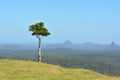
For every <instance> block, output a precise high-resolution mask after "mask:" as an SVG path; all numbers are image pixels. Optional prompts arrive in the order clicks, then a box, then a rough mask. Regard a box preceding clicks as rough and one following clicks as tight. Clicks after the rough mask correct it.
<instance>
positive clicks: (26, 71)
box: [0, 60, 120, 80]
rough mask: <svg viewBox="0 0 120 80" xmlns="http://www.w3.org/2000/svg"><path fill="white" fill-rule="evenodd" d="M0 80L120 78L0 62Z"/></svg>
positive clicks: (8, 61)
mask: <svg viewBox="0 0 120 80" xmlns="http://www.w3.org/2000/svg"><path fill="white" fill-rule="evenodd" d="M0 80H120V77H111V76H106V75H101V74H99V73H96V72H93V71H90V70H85V69H65V68H62V67H60V66H56V65H50V64H45V63H37V62H31V61H21V60H0Z"/></svg>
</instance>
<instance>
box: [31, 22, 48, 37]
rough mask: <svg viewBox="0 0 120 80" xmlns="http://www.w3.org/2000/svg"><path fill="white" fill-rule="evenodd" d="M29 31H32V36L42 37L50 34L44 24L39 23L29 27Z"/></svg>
mask: <svg viewBox="0 0 120 80" xmlns="http://www.w3.org/2000/svg"><path fill="white" fill-rule="evenodd" d="M29 31H32V32H33V33H32V35H41V36H48V35H50V32H48V30H47V29H46V28H45V27H44V23H43V22H39V23H36V24H33V25H31V26H29Z"/></svg>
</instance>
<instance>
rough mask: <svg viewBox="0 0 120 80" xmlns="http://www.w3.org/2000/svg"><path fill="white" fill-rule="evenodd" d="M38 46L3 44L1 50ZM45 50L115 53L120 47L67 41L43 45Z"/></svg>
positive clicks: (35, 46) (113, 44)
mask: <svg viewBox="0 0 120 80" xmlns="http://www.w3.org/2000/svg"><path fill="white" fill-rule="evenodd" d="M37 47H38V45H37V44H13V45H11V44H1V45H0V49H12V50H27V49H33V50H34V49H37ZM42 48H43V49H46V48H47V49H56V48H70V49H77V50H88V51H113V50H120V46H119V45H117V44H116V43H115V42H113V41H112V42H111V43H110V44H109V45H103V44H95V43H92V42H86V43H83V44H73V43H72V42H71V41H68V40H67V41H65V42H64V43H57V44H42Z"/></svg>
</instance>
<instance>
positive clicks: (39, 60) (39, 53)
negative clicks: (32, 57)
mask: <svg viewBox="0 0 120 80" xmlns="http://www.w3.org/2000/svg"><path fill="white" fill-rule="evenodd" d="M41 59H42V58H41V38H39V44H38V63H40V62H41Z"/></svg>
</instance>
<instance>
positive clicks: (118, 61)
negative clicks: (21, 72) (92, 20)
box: [0, 49, 120, 76]
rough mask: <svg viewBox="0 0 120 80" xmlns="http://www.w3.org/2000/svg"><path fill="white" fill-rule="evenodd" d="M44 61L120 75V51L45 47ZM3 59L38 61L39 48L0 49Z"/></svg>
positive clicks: (0, 55) (0, 56)
mask: <svg viewBox="0 0 120 80" xmlns="http://www.w3.org/2000/svg"><path fill="white" fill-rule="evenodd" d="M42 51H43V54H42V62H44V63H49V64H55V65H60V66H62V67H65V68H85V69H90V70H94V71H96V72H99V73H102V74H106V75H114V76H120V51H109V52H108V51H80V50H71V49H44V50H42ZM0 58H1V59H20V60H32V61H37V50H17V51H12V50H0Z"/></svg>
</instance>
